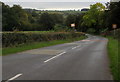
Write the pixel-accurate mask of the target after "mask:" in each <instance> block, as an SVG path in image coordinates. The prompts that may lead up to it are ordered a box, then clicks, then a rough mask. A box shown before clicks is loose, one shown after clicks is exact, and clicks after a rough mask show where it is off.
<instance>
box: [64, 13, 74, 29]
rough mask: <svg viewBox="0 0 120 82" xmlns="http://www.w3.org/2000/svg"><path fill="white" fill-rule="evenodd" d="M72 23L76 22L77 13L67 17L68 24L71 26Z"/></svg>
mask: <svg viewBox="0 0 120 82" xmlns="http://www.w3.org/2000/svg"><path fill="white" fill-rule="evenodd" d="M72 23H75V15H72V14H69V15H68V16H67V17H66V20H65V24H66V26H68V27H71V24H72Z"/></svg>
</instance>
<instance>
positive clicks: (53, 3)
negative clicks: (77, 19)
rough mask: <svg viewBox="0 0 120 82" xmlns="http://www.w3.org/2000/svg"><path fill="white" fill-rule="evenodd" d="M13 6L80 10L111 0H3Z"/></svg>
mask: <svg viewBox="0 0 120 82" xmlns="http://www.w3.org/2000/svg"><path fill="white" fill-rule="evenodd" d="M1 1H2V2H4V3H6V4H8V5H10V6H12V5H13V4H17V5H21V6H22V7H23V8H32V9H43V10H70V9H71V10H73V9H75V10H78V9H81V8H89V6H90V5H91V4H94V3H96V2H101V3H103V4H105V3H106V2H109V1H110V0H34V1H33V0H1Z"/></svg>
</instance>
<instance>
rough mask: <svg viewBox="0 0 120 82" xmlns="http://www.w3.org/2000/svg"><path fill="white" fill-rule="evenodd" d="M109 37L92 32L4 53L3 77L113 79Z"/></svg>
mask: <svg viewBox="0 0 120 82" xmlns="http://www.w3.org/2000/svg"><path fill="white" fill-rule="evenodd" d="M107 42H108V40H107V39H106V38H102V37H98V36H91V35H89V38H87V39H85V40H81V41H75V42H72V43H65V44H60V45H55V46H50V47H44V48H40V49H34V50H29V51H25V52H21V53H17V54H12V55H8V56H3V74H2V75H3V80H8V81H10V80H112V75H111V73H110V69H109V59H108V55H107V49H106V45H107Z"/></svg>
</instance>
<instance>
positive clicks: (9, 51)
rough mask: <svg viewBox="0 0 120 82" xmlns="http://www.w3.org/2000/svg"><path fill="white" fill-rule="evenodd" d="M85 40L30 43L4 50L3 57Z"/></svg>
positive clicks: (82, 37) (80, 38)
mask: <svg viewBox="0 0 120 82" xmlns="http://www.w3.org/2000/svg"><path fill="white" fill-rule="evenodd" d="M85 38H86V37H85V36H81V37H79V38H74V39H67V40H54V41H49V42H48V41H47V42H39V43H30V44H23V45H19V46H17V47H8V48H2V56H5V55H8V54H13V53H17V52H22V51H26V50H31V49H36V48H42V47H47V46H52V45H57V44H63V43H68V42H72V41H77V40H82V39H85Z"/></svg>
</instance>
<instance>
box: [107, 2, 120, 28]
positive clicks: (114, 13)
mask: <svg viewBox="0 0 120 82" xmlns="http://www.w3.org/2000/svg"><path fill="white" fill-rule="evenodd" d="M106 14H107V15H106V16H107V18H106V27H109V30H112V24H117V28H120V1H119V2H111V3H110V6H109V10H108V11H107V12H106Z"/></svg>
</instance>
